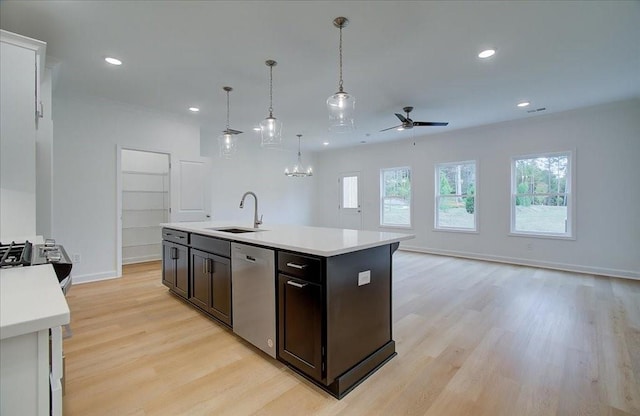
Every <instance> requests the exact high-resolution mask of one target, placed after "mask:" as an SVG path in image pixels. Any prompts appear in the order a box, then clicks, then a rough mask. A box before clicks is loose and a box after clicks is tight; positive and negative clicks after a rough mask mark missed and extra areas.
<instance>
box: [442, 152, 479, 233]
mask: <svg viewBox="0 0 640 416" xmlns="http://www.w3.org/2000/svg"><path fill="white" fill-rule="evenodd" d="M471 163H473V165H474V171H475V172H474V176H475V184H474V193H473V228H462V227H446V226H441V225H438V219H439V218H440V215H439V213H440V211H439V210H438V206H439V204H440V197H441V195H440V168H441V167H443V166H458V165H468V164H471ZM479 182H480V181H479V175H478V160H477V159H469V160H461V161H453V162H441V163H436V164H435V166H434V198H433V200H434V206H433V208H434V212H433V230H434V231H444V232H455V233H471V234H478V232H479V231H478V195H479V192H478V189H479ZM448 196H457V197H461V198H463V196H462V194H461V195H458V194H452V195H448Z"/></svg>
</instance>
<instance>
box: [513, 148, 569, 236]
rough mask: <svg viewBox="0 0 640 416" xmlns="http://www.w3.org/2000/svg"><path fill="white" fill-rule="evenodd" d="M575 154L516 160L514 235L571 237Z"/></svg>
mask: <svg viewBox="0 0 640 416" xmlns="http://www.w3.org/2000/svg"><path fill="white" fill-rule="evenodd" d="M571 204H572V201H571V153H570V152H563V153H549V154H543V155H536V156H525V157H517V158H513V161H512V164H511V232H512V233H514V234H528V235H537V236H555V237H571V235H572V230H571V228H572V227H571V224H572V223H571Z"/></svg>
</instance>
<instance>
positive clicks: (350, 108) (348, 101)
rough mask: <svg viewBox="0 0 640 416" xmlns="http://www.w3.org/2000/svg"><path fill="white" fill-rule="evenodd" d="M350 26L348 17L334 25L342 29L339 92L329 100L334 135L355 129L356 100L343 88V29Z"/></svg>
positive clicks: (331, 129) (330, 126)
mask: <svg viewBox="0 0 640 416" xmlns="http://www.w3.org/2000/svg"><path fill="white" fill-rule="evenodd" d="M348 24H349V19H347V18H346V17H336V18H335V19H334V20H333V25H334V26H335V27H337V28H338V29H340V81H339V82H338V92H336V93H335V94H333V95H331V96H330V97H329V98H328V99H327V110H328V111H329V131H331V132H333V133H346V132H349V131H352V130H354V129H355V124H354V122H353V116H354V112H355V106H356V98H355V97H354V96H353V95H351V94H349V93H347V92H346V91H345V90H344V89H343V87H342V29H343V28H344V27H345V26H347V25H348Z"/></svg>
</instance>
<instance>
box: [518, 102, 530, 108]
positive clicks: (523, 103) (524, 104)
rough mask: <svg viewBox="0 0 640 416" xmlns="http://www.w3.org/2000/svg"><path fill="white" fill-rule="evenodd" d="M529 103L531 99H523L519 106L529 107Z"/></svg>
mask: <svg viewBox="0 0 640 416" xmlns="http://www.w3.org/2000/svg"><path fill="white" fill-rule="evenodd" d="M529 104H531V103H530V102H529V101H522V102H520V103H518V107H527V106H528V105H529Z"/></svg>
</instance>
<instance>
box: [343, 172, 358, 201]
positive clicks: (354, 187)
mask: <svg viewBox="0 0 640 416" xmlns="http://www.w3.org/2000/svg"><path fill="white" fill-rule="evenodd" d="M341 205H342V208H358V176H357V175H353V176H343V177H342V204H341Z"/></svg>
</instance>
